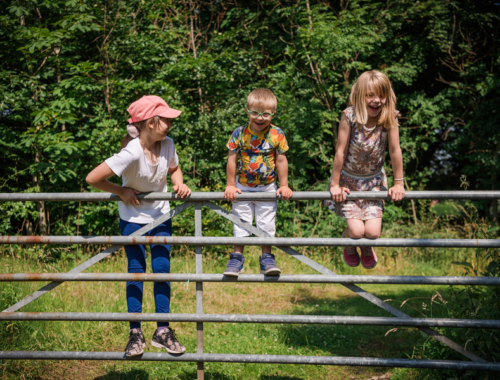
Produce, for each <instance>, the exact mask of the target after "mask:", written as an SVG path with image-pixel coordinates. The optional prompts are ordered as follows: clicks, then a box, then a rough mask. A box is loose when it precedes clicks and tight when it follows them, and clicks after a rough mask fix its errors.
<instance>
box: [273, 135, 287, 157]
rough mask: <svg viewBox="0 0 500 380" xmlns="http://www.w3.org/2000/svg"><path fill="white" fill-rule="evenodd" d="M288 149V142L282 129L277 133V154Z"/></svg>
mask: <svg viewBox="0 0 500 380" xmlns="http://www.w3.org/2000/svg"><path fill="white" fill-rule="evenodd" d="M288 149H289V147H288V142H287V141H286V137H285V134H284V133H283V131H282V130H280V131H279V133H278V146H277V147H276V152H277V153H278V154H283V153H285V152H286V151H287V150H288Z"/></svg>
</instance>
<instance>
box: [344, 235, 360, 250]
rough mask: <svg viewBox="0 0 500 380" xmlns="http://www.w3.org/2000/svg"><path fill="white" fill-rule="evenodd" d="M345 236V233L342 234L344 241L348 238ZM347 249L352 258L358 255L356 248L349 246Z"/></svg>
mask: <svg viewBox="0 0 500 380" xmlns="http://www.w3.org/2000/svg"><path fill="white" fill-rule="evenodd" d="M344 234H345V232H342V239H346V237H345V235H344ZM346 248H347V254H348V255H350V256H351V255H357V254H358V252H357V251H356V247H353V246H347V247H346Z"/></svg>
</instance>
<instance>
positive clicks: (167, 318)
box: [0, 312, 500, 329]
mask: <svg viewBox="0 0 500 380" xmlns="http://www.w3.org/2000/svg"><path fill="white" fill-rule="evenodd" d="M0 321H62V322H65V321H95V322H97V321H110V322H119V321H124V322H127V321H129V322H133V321H142V322H214V323H287V324H318V325H345V326H396V327H405V326H408V327H443V328H445V327H453V328H477V329H498V328H500V321H495V320H484V319H483V320H480V319H446V318H408V319H403V318H394V317H345V316H323V315H257V314H155V313H33V312H29V313H25V312H17V313H5V312H4V313H0Z"/></svg>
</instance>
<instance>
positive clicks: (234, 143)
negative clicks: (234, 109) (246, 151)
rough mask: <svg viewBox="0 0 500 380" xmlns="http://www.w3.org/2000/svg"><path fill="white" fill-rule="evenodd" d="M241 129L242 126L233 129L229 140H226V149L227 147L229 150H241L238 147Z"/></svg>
mask: <svg viewBox="0 0 500 380" xmlns="http://www.w3.org/2000/svg"><path fill="white" fill-rule="evenodd" d="M242 130H243V128H241V127H240V128H237V129H235V130H234V132H233V134H232V135H231V137H230V138H229V141H228V142H227V145H226V147H227V149H229V150H230V151H231V152H236V153H237V152H239V151H240V150H241V147H240V139H241V135H242Z"/></svg>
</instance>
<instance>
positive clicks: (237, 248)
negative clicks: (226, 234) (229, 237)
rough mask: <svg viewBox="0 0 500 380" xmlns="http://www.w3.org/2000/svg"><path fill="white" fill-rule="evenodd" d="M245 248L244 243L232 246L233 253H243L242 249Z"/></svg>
mask: <svg viewBox="0 0 500 380" xmlns="http://www.w3.org/2000/svg"><path fill="white" fill-rule="evenodd" d="M244 249H245V246H244V245H235V246H234V251H233V252H234V253H243V250H244Z"/></svg>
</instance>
